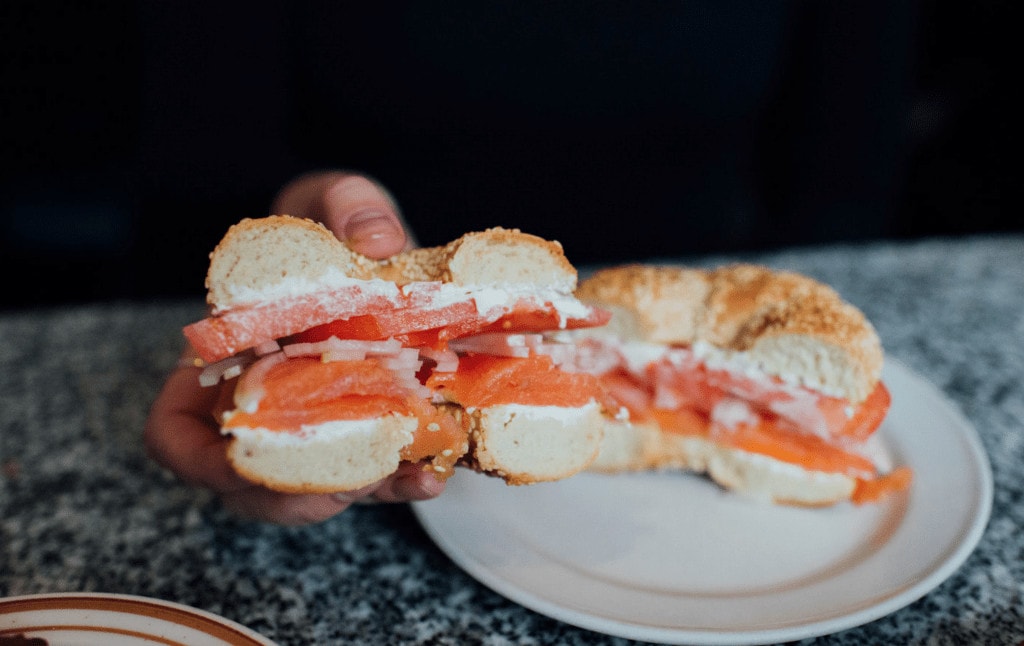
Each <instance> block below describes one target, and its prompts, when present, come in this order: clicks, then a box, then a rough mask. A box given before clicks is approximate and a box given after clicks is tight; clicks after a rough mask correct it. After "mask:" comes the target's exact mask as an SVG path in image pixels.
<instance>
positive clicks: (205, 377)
mask: <svg viewBox="0 0 1024 646" xmlns="http://www.w3.org/2000/svg"><path fill="white" fill-rule="evenodd" d="M252 361H253V357H252V355H249V354H240V355H235V356H233V357H228V358H227V359H221V360H220V361H218V362H216V363H211V364H210V365H208V366H206V367H205V368H203V371H202V372H201V373H199V385H200V386H203V387H204V388H206V387H209V386H216V385H217V384H218V383H219V382H220V380H221V379H231V378H233V377H237V376H238V375H239V374H241V372H242V370H243V369H244V368H245V366H247V365H248V364H250V363H252ZM229 373H230V374H229Z"/></svg>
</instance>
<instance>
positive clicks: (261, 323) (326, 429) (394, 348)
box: [185, 279, 608, 477]
mask: <svg viewBox="0 0 1024 646" xmlns="http://www.w3.org/2000/svg"><path fill="white" fill-rule="evenodd" d="M378 283H386V281H377V280H373V281H356V280H351V279H350V280H349V281H348V282H347V284H338V285H332V286H331V287H330V289H329V290H328V291H327V292H326V293H325V292H324V291H323V290H320V291H316V290H301V289H297V290H296V292H295V293H293V294H291V295H288V296H284V295H282V294H276V300H273V301H264V302H263V303H261V304H253V305H251V306H246V307H241V308H236V309H232V310H230V311H226V312H221V313H219V314H216V315H214V316H211V317H209V318H207V319H204V320H203V321H200V322H198V323H194V324H192V325H190V326H188V327H187V328H186V330H185V333H186V336H187V337H188V339H189V340H190V342H191V343H192V345H193V347H194V348H196V350H197V351H198V352H199V354H200V356H201V357H202V358H203V359H205V360H207V361H211V363H209V364H208V365H207V367H206V368H205V370H204V372H203V373H202V374H201V376H200V381H201V383H203V384H205V385H213V384H216V383H218V382H219V381H221V380H222V379H232V378H234V377H238V381H237V383H236V386H235V392H234V401H233V403H234V408H233V409H232V410H230V411H227V412H226V413H224V414H223V418H222V420H221V427H222V430H223V432H225V433H230V434H232V435H235V436H239V437H242V436H259V437H266V436H268V435H273V436H275V437H277V438H278V441H279V442H287V441H308V440H312V439H316V438H318V437H320V436H322V435H324V434H328V433H329V434H331V435H333V436H336V435H337V434H339V433H345V432H351V433H358V432H365V424H360V423H356V422H362V421H365V420H374V419H379V418H382V417H385V416H389V415H390V416H402V417H409V418H414V419H415V420H416V425H417V426H416V430H415V431H414V432H413V434H412V439H411V441H410V443H409V444H407V445H406V446H405V447H404V448H403V449H402V454H401V458H402V459H403V460H406V461H413V462H415V461H421V460H429V461H430V467H429V468H432V469H433V470H434V471H435V472H436V473H437V474H438V475H439V477H446V476H448V475H450V474H451V473H452V469H453V468H454V466H455V464H456V463H457V462H458V460H459V459H460V458H461V457H462V456H463V455H465V454H466V452H467V451H468V450H469V439H468V437H469V427H470V419H469V417H468V416H467V415H465V414H464V412H463V411H468V412H472V410H473V409H477V408H484V407H489V406H497V405H517V406H521V407H523V410H524V411H525V410H529V409H537V410H540V409H543V410H544V411H545V415H546V416H547V417H553V416H554V417H557V415H558V414H557V412H556V411H557V410H561V411H564V412H565V413H566V414H572V415H578V414H579V411H580V410H581V409H583V408H585V407H592V406H595V405H597V402H599V401H602V399H603V388H602V386H601V383H600V380H599V379H598V378H597V376H595V375H592V374H589V373H586V372H579V371H572V366H571V365H564V362H563V361H562V359H563V358H564V357H567V356H569V354H568V353H567V352H566V351H565V348H564V347H563V346H565V343H562V342H559V341H553V340H549V339H545V338H543V337H542V335H541V334H540V332H542V331H545V330H552V329H554V330H559V329H562V330H564V329H575V328H580V327H589V326H595V325H601V324H604V323H605V322H606V321H607V319H608V314H607V313H606V312H604V311H603V310H600V309H598V308H593V307H589V306H586V305H584V304H582V303H580V302H579V301H577V300H576V299H574V298H573V297H572V296H567V295H565V294H560V293H557V292H555V291H551V292H550V293H548V291H546V290H540V291H537V290H530V291H527V290H525V289H524V288H522V287H519V288H516V287H515V286H507V287H508V289H505V290H503V289H501V288H500V287H493V286H491V287H487V288H483V287H480V288H474V287H470V288H466V287H459V286H453V285H449V284H445V283H437V282H429V283H410V284H408V285H405V286H403V287H401V288H398V287H396V286H395V285H394V284H391V283H387V284H384V285H378ZM388 285H390V288H389V287H388ZM339 290H340V291H339ZM339 312H340V313H341V315H340V316H339V315H338V313H339ZM321 321H322V322H321ZM311 322H312V324H311ZM448 404H455V406H449V405H448Z"/></svg>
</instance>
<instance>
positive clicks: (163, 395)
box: [144, 171, 444, 525]
mask: <svg viewBox="0 0 1024 646" xmlns="http://www.w3.org/2000/svg"><path fill="white" fill-rule="evenodd" d="M271 211H272V212H273V213H276V214H289V215H295V216H299V217H308V218H312V219H314V220H318V221H320V222H323V223H324V225H325V226H327V228H328V229H330V230H331V231H332V232H334V234H335V235H336V236H338V238H339V239H341V240H342V241H344V242H345V243H347V244H348V245H349V246H350V247H351V248H352V249H353V250H355V251H357V252H359V253H361V254H363V255H365V256H368V257H371V258H386V257H388V256H391V255H394V254H395V253H398V252H399V251H402V250H404V249H409V248H411V247H412V246H413V238H412V235H411V233H410V232H409V231H408V230H407V228H406V226H405V224H404V222H403V221H402V219H401V216H400V215H399V213H398V208H397V206H396V205H395V202H394V200H393V199H391V197H390V196H389V195H388V194H387V192H386V191H385V190H384V189H382V188H381V187H380V186H378V185H377V184H375V183H374V182H371V181H370V180H368V179H367V178H365V177H363V176H360V175H355V174H349V173H342V172H333V171H332V172H323V173H314V174H309V175H304V176H302V177H299V178H297V179H296V180H294V181H293V182H291V183H289V184H288V185H287V186H285V187H284V188H283V189H282V190H281V192H280V193H278V195H277V198H276V199H275V200H274V203H273V206H272V208H271ZM193 356H194V355H192V354H191V350H190V349H189V350H186V353H185V355H184V356H183V358H182V360H181V361H179V366H178V367H177V368H175V370H174V371H173V372H172V373H171V374H170V376H169V377H168V378H167V381H166V382H165V383H164V386H163V388H162V390H161V391H160V394H159V395H158V396H157V399H156V401H155V402H154V403H153V406H152V408H151V410H150V413H149V418H148V419H147V421H146V427H145V433H144V440H145V445H146V449H147V451H148V452H149V455H150V456H151V457H152V458H153V459H154V460H155V461H156V462H157V463H159V464H161V465H162V466H164V467H166V468H168V469H170V470H171V471H172V472H173V473H174V474H175V475H177V476H178V477H179V478H180V479H181V480H183V481H184V482H186V483H188V484H191V485H196V486H201V487H206V488H208V489H210V490H212V491H213V492H214V493H215V494H217V495H218V496H219V497H220V499H221V501H222V502H223V504H224V506H225V508H227V509H228V510H230V511H231V512H233V513H235V514H236V515H238V516H241V517H245V518H252V519H256V520H263V521H267V522H272V523H278V524H285V525H301V524H308V523H316V522H320V521H323V520H326V519H328V518H330V517H331V516H334V515H335V514H338V513H340V512H342V511H344V510H345V509H347V508H348V507H349V506H350V505H352V504H353V503H356V502H370V501H376V502H407V501H411V500H426V499H428V498H433V497H435V496H437V495H439V494H440V493H441V492H442V491H444V483H443V482H441V481H439V480H437V478H435V477H434V476H433V475H432V474H431V473H429V472H426V471H424V470H423V469H422V467H421V466H420V465H417V464H408V463H403V464H401V465H400V466H399V468H398V470H397V471H396V472H395V473H393V474H391V475H390V476H388V477H387V478H385V479H384V480H382V481H380V482H377V483H375V484H372V485H369V486H367V487H364V488H362V489H359V490H356V491H348V492H344V493H340V494H286V493H281V492H277V491H272V490H270V489H267V488H265V487H262V486H259V485H255V484H253V483H251V482H249V481H247V480H245V479H244V478H242V477H241V476H239V475H238V474H237V473H235V471H234V470H233V469H232V468H231V465H230V464H229V463H228V460H227V456H226V449H227V443H228V441H229V438H227V437H224V436H222V435H221V433H220V429H219V425H218V423H217V421H216V419H215V417H214V415H213V411H214V409H215V408H216V407H217V405H218V402H219V401H221V398H222V397H228V396H230V392H231V390H230V389H231V388H232V387H233V382H231V383H226V384H221V385H218V386H213V387H202V386H200V385H199V372H200V368H197V367H195V365H194V362H193Z"/></svg>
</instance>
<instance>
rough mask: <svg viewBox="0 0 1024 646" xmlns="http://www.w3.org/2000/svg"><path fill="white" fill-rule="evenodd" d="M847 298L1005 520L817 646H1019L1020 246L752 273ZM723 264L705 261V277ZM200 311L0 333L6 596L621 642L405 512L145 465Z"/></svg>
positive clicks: (318, 634) (1023, 523)
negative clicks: (980, 466) (965, 430)
mask: <svg viewBox="0 0 1024 646" xmlns="http://www.w3.org/2000/svg"><path fill="white" fill-rule="evenodd" d="M745 259H748V260H758V261H762V262H765V263H767V264H770V265H772V266H774V267H777V268H787V269H794V270H798V271H802V272H805V273H808V274H810V275H812V276H814V277H816V278H818V279H820V280H823V281H826V282H828V283H831V284H832V285H834V286H835V287H836V288H837V289H838V290H839V291H840V292H841V293H842V294H843V295H844V296H845V297H846V298H847V299H848V300H850V301H852V302H853V303H855V304H856V305H858V306H860V307H861V308H862V309H863V310H864V311H865V313H866V314H867V315H868V316H869V317H870V318H871V320H872V321H873V322H874V323H875V325H876V327H877V328H878V331H879V333H880V335H881V338H882V340H883V343H884V345H885V347H886V350H887V352H888V353H889V354H890V355H891V356H893V357H895V358H897V359H899V360H900V361H902V362H903V363H904V364H906V365H907V366H909V367H911V368H912V369H913V370H915V371H916V372H918V373H919V374H921V375H923V376H925V377H926V378H927V379H928V380H929V381H931V382H932V383H933V384H935V385H936V386H937V387H938V388H939V389H940V390H941V391H942V392H943V393H945V395H946V396H948V398H949V399H950V400H952V401H953V402H954V403H955V404H956V405H957V406H958V407H959V408H960V409H961V410H962V411H963V413H964V414H965V415H966V417H967V418H968V419H969V420H970V421H971V422H972V423H973V424H974V425H975V426H976V427H977V429H978V432H979V434H980V436H981V439H982V441H983V443H984V446H985V449H986V450H987V452H988V455H989V457H990V460H991V463H992V469H993V473H994V477H995V497H994V502H993V513H992V517H991V521H990V522H989V524H988V527H987V528H986V531H985V533H984V535H983V536H982V539H981V542H980V544H979V545H978V548H977V550H976V551H975V552H974V553H973V554H972V555H971V556H970V557H969V558H968V559H967V561H966V563H965V564H964V565H963V566H962V567H961V568H960V569H959V570H958V571H957V572H955V573H954V574H953V575H952V576H951V577H950V578H949V579H948V580H946V581H945V582H944V583H942V584H941V585H939V586H938V587H937V588H936V589H935V590H934V591H932V592H931V593H929V594H928V595H926V596H925V597H923V598H922V599H920V600H918V601H916V602H914V603H912V604H910V605H909V606H907V607H905V608H903V609H901V610H898V611H896V612H894V613H893V614H891V615H889V616H886V617H884V618H882V619H879V620H877V621H875V622H873V623H870V624H868V625H865V626H861V627H858V628H854V629H850V630H847V631H844V632H842V633H838V634H834V635H828V636H823V637H819V638H817V639H809V640H806V641H805V642H802V643H806V644H811V643H813V644H829V645H844V646H845V645H848V644H883V643H884V644H909V643H913V644H925V643H927V644H974V643H985V644H1008V645H1015V644H1019V643H1021V642H1022V641H1024V237H1020V236H1016V237H979V238H969V239H964V240H928V241H922V242H912V243H888V242H886V243H876V244H868V245H858V246H842V247H832V248H828V249H817V250H792V251H786V252H777V253H772V254H765V255H759V256H752V257H749V258H745ZM721 260H726V259H724V258H704V259H700V260H699V262H700V263H701V264H704V263H716V262H719V261H721ZM201 314H202V307H201V304H200V303H198V302H189V303H160V304H155V303H151V304H139V303H135V304H124V303H122V304H118V303H112V304H100V305H92V306H82V307H76V308H72V309H66V310H44V311H31V312H18V313H7V314H3V315H0V465H2V476H0V595H3V596H11V595H24V594H33V593H43V592H70V591H92V592H118V593H126V594H136V595H144V596H150V597H157V598H161V599H166V600H170V601H175V602H179V603H184V604H187V605H190V606H195V607H198V608H202V609H205V610H208V611H211V612H214V613H217V614H219V615H223V616H226V617H228V618H229V619H232V620H235V621H238V622H240V623H242V624H244V625H246V626H249V627H250V628H253V629H255V630H257V631H259V632H260V633H262V634H263V635H265V636H267V637H268V638H270V639H273V640H275V641H276V642H278V643H280V644H335V643H338V644H374V645H377V644H434V645H437V644H487V645H492V646H500V645H503V644H569V645H583V644H616V645H623V644H628V643H632V642H629V641H628V640H624V639H621V638H614V637H609V636H606V635H602V634H599V633H595V632H590V631H587V630H582V629H578V628H574V627H572V626H569V625H566V624H563V623H560V622H558V621H556V620H553V619H549V618H547V617H544V616H542V615H540V614H537V613H534V612H532V611H530V610H526V609H524V608H522V607H520V606H518V605H516V604H515V603H513V602H511V601H508V600H506V599H504V598H503V597H501V596H500V595H498V594H496V593H494V592H491V591H490V590H489V589H488V588H486V587H484V586H483V585H481V584H478V583H477V582H476V581H474V580H473V579H472V578H470V577H469V576H468V575H466V574H465V573H463V572H462V571H461V570H460V569H458V568H457V567H456V566H455V565H454V564H453V563H452V562H451V561H450V560H449V559H448V558H447V557H446V556H445V555H444V554H443V553H442V552H441V551H440V550H439V549H438V548H437V547H435V546H434V545H433V543H432V542H431V541H430V540H429V539H428V537H427V536H426V534H425V533H424V532H423V530H422V529H421V528H420V527H419V525H418V523H417V522H416V520H415V518H414V517H413V515H412V513H411V511H410V509H409V508H408V507H406V506H404V505H399V506H373V507H358V508H354V509H351V510H350V511H347V512H345V513H344V514H342V515H340V516H338V517H336V518H334V519H332V520H330V521H328V522H326V523H323V524H321V525H318V526H313V527H303V528H284V527H276V526H269V525H259V524H250V523H245V522H239V521H237V520H234V519H232V518H230V517H228V516H227V515H225V514H224V513H223V512H222V511H221V510H220V509H219V507H218V505H217V502H216V501H215V500H212V499H211V498H210V497H209V496H208V495H207V494H206V493H205V492H202V491H197V490H194V489H191V488H189V487H186V486H184V485H182V484H180V483H178V482H177V481H176V480H175V479H174V478H173V477H171V476H170V475H168V474H167V473H164V472H163V471H161V469H159V468H158V467H157V466H156V465H154V464H153V463H151V462H150V461H149V460H147V458H146V456H145V454H144V452H143V449H142V446H141V440H140V432H141V428H142V425H143V421H144V419H145V416H146V413H147V408H148V406H149V403H150V402H151V401H152V399H153V397H154V396H155V394H156V391H157V389H158V387H159V386H160V384H161V381H162V379H163V376H164V374H165V372H166V371H167V370H168V369H169V367H170V366H171V365H172V363H173V362H174V360H175V358H176V354H177V352H178V350H179V347H180V343H181V340H180V335H179V329H180V327H181V326H182V325H183V324H185V323H188V322H191V321H192V320H195V319H196V318H198V317H199V316H201Z"/></svg>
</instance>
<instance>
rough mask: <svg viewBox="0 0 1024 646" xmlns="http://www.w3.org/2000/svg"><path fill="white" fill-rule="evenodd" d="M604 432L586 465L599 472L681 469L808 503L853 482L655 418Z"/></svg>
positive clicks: (764, 496) (761, 495)
mask: <svg viewBox="0 0 1024 646" xmlns="http://www.w3.org/2000/svg"><path fill="white" fill-rule="evenodd" d="M604 433H605V440H604V442H603V443H602V445H601V450H600V452H599V454H598V457H597V458H596V459H595V460H594V462H593V463H592V464H591V465H590V467H589V469H590V470H591V471H595V472H599V473H605V474H615V473H623V472H629V471H644V470H684V471H689V472H693V473H696V474H704V475H706V476H707V477H709V478H710V479H711V480H712V481H714V482H715V483H717V484H719V485H721V486H722V487H723V488H725V489H728V490H730V491H734V492H737V493H740V494H742V495H745V496H748V497H751V498H756V499H760V500H766V501H770V502H773V503H776V504H786V505H798V506H808V507H818V506H828V505H833V504H835V503H838V502H841V501H844V500H849V499H850V498H851V496H852V495H853V493H854V491H855V489H856V487H857V481H856V479H855V478H853V477H850V476H847V475H845V474H842V473H826V472H822V471H811V470H809V469H805V468H802V467H800V466H797V465H794V464H789V463H786V462H782V461H780V460H776V459H774V458H771V457H767V456H764V455H759V454H756V453H751V452H749V451H743V450H740V449H736V448H732V447H728V446H723V445H721V444H718V443H715V442H713V441H711V440H709V439H706V438H703V437H697V436H693V435H681V434H675V433H666V432H663V431H662V430H661V429H659V428H658V427H657V426H656V425H653V424H632V423H629V422H618V421H613V422H608V423H607V424H606V425H605V429H604Z"/></svg>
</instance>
